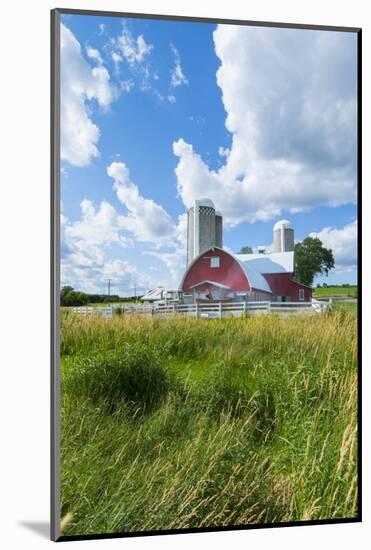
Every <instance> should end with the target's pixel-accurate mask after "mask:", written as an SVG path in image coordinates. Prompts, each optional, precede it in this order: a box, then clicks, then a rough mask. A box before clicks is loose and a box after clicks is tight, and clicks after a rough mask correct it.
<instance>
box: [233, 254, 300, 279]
mask: <svg viewBox="0 0 371 550" xmlns="http://www.w3.org/2000/svg"><path fill="white" fill-rule="evenodd" d="M235 258H237V260H238V261H239V262H240V263H243V264H249V266H250V268H253V269H255V270H256V271H258V272H259V273H261V274H268V273H294V252H272V253H271V254H235Z"/></svg>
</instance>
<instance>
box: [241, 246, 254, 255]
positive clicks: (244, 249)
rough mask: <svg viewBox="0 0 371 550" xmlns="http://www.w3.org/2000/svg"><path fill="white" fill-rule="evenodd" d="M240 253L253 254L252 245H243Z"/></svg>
mask: <svg viewBox="0 0 371 550" xmlns="http://www.w3.org/2000/svg"><path fill="white" fill-rule="evenodd" d="M238 254H252V248H251V246H243V247H242V248H241V250H240V251H239V252H238Z"/></svg>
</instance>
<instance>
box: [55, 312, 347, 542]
mask: <svg viewBox="0 0 371 550" xmlns="http://www.w3.org/2000/svg"><path fill="white" fill-rule="evenodd" d="M61 354H62V392H61V393H62V402H61V404H62V440H61V500H62V516H63V517H64V521H63V524H64V531H63V534H65V535H72V534H88V533H106V532H120V531H121V532H122V531H143V530H144V531H147V530H157V529H174V528H195V527H210V526H225V525H237V524H240V525H242V524H244V525H246V524H250V523H256V522H285V521H293V520H313V519H328V518H344V517H347V518H351V517H355V516H356V515H357V462H356V460H357V327H356V317H355V315H354V312H351V311H345V310H343V309H340V310H337V311H333V312H332V313H331V314H328V315H316V316H313V317H310V318H308V317H291V318H288V319H280V318H278V317H275V316H269V317H268V316H261V317H253V318H247V319H223V320H197V319H186V318H172V319H168V320H156V319H153V318H152V319H151V318H143V317H135V316H133V317H130V318H129V317H121V316H117V317H114V318H112V319H104V318H101V317H100V316H89V317H81V316H77V315H71V314H70V315H63V318H62V332H61Z"/></svg>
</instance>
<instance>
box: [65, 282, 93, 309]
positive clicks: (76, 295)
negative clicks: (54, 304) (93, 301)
mask: <svg viewBox="0 0 371 550" xmlns="http://www.w3.org/2000/svg"><path fill="white" fill-rule="evenodd" d="M88 302H89V297H88V295H87V294H85V293H84V292H78V291H76V290H74V289H73V288H72V287H71V286H64V287H62V290H61V302H60V303H61V306H84V305H86V304H87V303H88Z"/></svg>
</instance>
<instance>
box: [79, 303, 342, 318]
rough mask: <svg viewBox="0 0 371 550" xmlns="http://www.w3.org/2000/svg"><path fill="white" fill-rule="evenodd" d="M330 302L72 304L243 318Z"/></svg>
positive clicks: (314, 309) (316, 309)
mask: <svg viewBox="0 0 371 550" xmlns="http://www.w3.org/2000/svg"><path fill="white" fill-rule="evenodd" d="M331 306H332V304H331V301H330V302H325V301H319V300H313V301H312V302H212V303H195V304H167V305H149V304H148V305H147V304H146V305H144V304H133V305H130V306H120V305H116V304H114V305H112V304H110V305H107V306H106V307H93V306H83V307H72V308H71V310H72V312H73V313H80V314H82V315H92V314H100V315H104V316H105V317H112V315H113V314H114V313H121V314H122V315H133V314H137V315H141V314H146V315H152V316H153V315H155V316H159V317H169V316H173V315H187V316H190V317H199V318H208V319H210V318H219V319H220V318H222V317H231V316H233V317H241V316H242V315H246V316H247V315H256V314H270V313H279V314H281V315H290V314H298V313H299V314H314V313H320V312H323V311H325V310H327V309H329V308H331Z"/></svg>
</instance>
